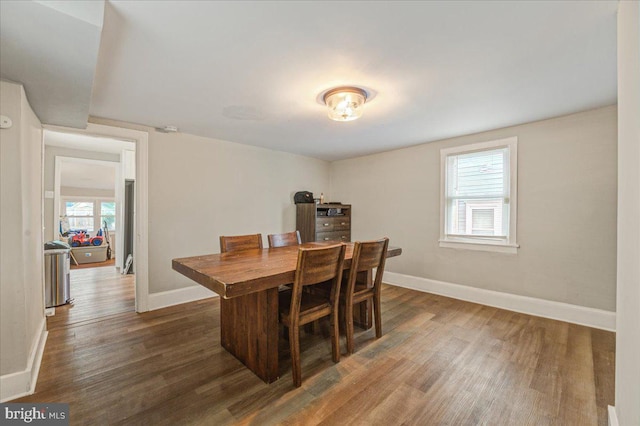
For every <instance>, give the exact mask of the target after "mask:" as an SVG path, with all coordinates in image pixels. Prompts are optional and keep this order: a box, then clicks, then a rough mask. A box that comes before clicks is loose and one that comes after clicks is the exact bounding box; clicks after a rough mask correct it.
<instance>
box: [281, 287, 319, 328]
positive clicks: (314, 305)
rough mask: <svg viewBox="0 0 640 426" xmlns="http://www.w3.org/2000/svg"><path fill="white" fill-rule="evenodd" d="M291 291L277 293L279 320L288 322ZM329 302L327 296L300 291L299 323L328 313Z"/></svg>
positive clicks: (289, 319) (310, 320)
mask: <svg viewBox="0 0 640 426" xmlns="http://www.w3.org/2000/svg"><path fill="white" fill-rule="evenodd" d="M291 294H292V293H291V292H287V291H283V292H280V293H278V303H279V305H280V309H281V312H280V322H281V323H283V324H290V323H291V318H290V317H289V309H290V306H291ZM330 313H331V304H330V303H329V300H327V298H325V297H322V296H318V295H315V294H312V293H302V299H301V300H300V325H304V324H308V323H310V322H312V321H315V320H316V319H317V318H320V317H323V316H326V315H329V314H330Z"/></svg>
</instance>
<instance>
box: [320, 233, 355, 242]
mask: <svg viewBox="0 0 640 426" xmlns="http://www.w3.org/2000/svg"><path fill="white" fill-rule="evenodd" d="M349 234H350V233H349V231H332V232H318V233H317V234H316V241H342V242H347V241H349V240H350V238H349Z"/></svg>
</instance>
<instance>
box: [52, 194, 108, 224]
mask: <svg viewBox="0 0 640 426" xmlns="http://www.w3.org/2000/svg"><path fill="white" fill-rule="evenodd" d="M61 210H62V215H63V216H66V217H67V219H68V221H69V228H70V229H84V230H86V231H87V232H94V231H97V230H98V229H99V228H101V227H103V226H104V225H103V224H104V223H105V221H106V223H107V228H108V229H109V230H110V231H114V230H115V229H116V203H115V201H113V200H112V199H96V198H86V197H63V199H62V209H61Z"/></svg>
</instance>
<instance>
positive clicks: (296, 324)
mask: <svg viewBox="0 0 640 426" xmlns="http://www.w3.org/2000/svg"><path fill="white" fill-rule="evenodd" d="M345 251H346V246H345V245H344V244H336V245H331V246H327V247H321V248H300V249H299V251H298V263H297V266H296V274H295V279H294V281H293V289H292V291H291V292H281V293H280V294H279V299H280V300H279V311H280V315H279V318H280V322H281V323H282V324H283V325H284V326H285V327H286V328H288V329H289V347H290V349H291V371H292V376H293V385H294V386H295V387H300V385H301V384H302V378H301V374H302V373H301V367H300V327H301V326H302V325H305V324H309V323H311V322H312V321H315V320H317V319H319V318H324V317H326V316H328V317H329V319H330V330H331V331H330V333H331V358H332V359H333V362H339V361H340V334H339V331H338V299H339V295H340V283H341V281H342V269H343V266H344V254H345ZM326 281H331V283H332V285H331V292H330V294H329V296H328V297H323V296H322V295H315V294H313V293H310V292H303V291H302V289H303V287H309V286H313V285H315V284H318V283H323V282H326Z"/></svg>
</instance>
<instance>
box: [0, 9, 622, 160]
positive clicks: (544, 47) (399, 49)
mask: <svg viewBox="0 0 640 426" xmlns="http://www.w3.org/2000/svg"><path fill="white" fill-rule="evenodd" d="M2 3H5V2H2ZM78 3H82V2H78ZM616 10H617V2H616V1H554V2H547V1H539V2H535V1H519V2H515V1H514V2H487V1H471V2H462V1H460V2H446V1H443V2H437V1H429V2H427V1H425V2H386V1H374V2H366V1H356V2H347V1H343V2H329V1H327V2H321V1H317V2H271V1H264V2H214V1H211V2H204V1H200V2H175V1H154V2H151V1H146V2H145V1H108V2H107V3H106V8H105V11H104V26H103V30H102V38H101V44H100V52H99V56H98V62H97V67H96V73H95V80H94V84H93V96H92V99H91V105H90V109H89V111H90V113H91V115H94V116H99V117H105V118H112V119H117V120H123V121H128V122H134V123H141V124H146V125H150V126H154V127H162V126H165V125H175V126H178V127H179V128H180V131H182V132H186V133H192V134H196V135H202V136H208V137H212V138H219V139H224V140H229V141H234V142H240V143H245V144H251V145H257V146H263V147H267V148H272V149H276V150H282V151H288V152H294V153H299V154H304V155H308V156H313V157H317V158H322V159H326V160H335V159H340V158H348V157H353V156H357V155H363V154H367V153H371V152H377V151H383V150H389V149H393V148H397V147H403V146H410V145H414V144H419V143H423V142H428V141H434V140H439V139H442V138H447V137H453V136H457V135H462V134H469V133H474V132H479V131H483V130H489V129H494V128H499V127H504V126H509V125H514V124H519V123H524V122H530V121H535V120H540V119H544V118H549V117H553V116H558V115H562V114H568V113H572V112H577V111H581V110H586V109H590V108H594V107H598V106H603V105H609V104H613V103H615V102H616ZM22 24H23V25H28V23H27V22H22ZM3 25H4V21H3ZM3 34H4V32H3ZM2 55H3V57H2V59H3V61H4V60H5V54H4V53H2ZM343 84H355V85H360V86H363V87H364V88H366V89H368V90H369V91H370V92H371V95H372V96H371V98H372V99H371V100H370V102H368V103H367V104H366V105H365V111H364V116H363V117H362V118H361V119H359V120H356V121H353V122H347V123H338V122H333V121H330V120H329V119H328V118H327V117H326V112H325V109H324V107H323V105H321V103H320V102H319V100H318V94H319V93H321V92H322V91H324V90H326V89H328V88H331V87H334V86H338V85H343ZM27 91H29V87H27ZM52 124H56V123H52Z"/></svg>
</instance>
